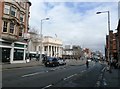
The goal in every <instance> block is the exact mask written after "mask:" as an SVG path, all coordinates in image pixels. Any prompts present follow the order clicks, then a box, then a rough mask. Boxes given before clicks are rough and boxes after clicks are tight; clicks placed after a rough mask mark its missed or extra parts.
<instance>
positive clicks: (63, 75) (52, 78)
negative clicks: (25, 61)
mask: <svg viewBox="0 0 120 89" xmlns="http://www.w3.org/2000/svg"><path fill="white" fill-rule="evenodd" d="M103 68H104V65H102V64H100V63H94V62H91V63H90V65H89V68H86V65H76V66H65V65H64V66H58V67H44V66H35V67H26V68H18V69H9V70H4V71H3V72H2V75H3V76H2V80H3V81H2V83H3V87H41V88H43V89H45V88H47V87H96V86H99V83H98V79H99V77H100V74H101V70H102V69H103Z"/></svg>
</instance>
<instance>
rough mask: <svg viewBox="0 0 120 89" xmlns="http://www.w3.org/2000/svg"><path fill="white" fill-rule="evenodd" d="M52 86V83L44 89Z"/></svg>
mask: <svg viewBox="0 0 120 89" xmlns="http://www.w3.org/2000/svg"><path fill="white" fill-rule="evenodd" d="M51 86H52V84H50V85H48V86H45V87H43V88H42V89H46V88H48V87H51Z"/></svg>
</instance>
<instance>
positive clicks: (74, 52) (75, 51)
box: [62, 45, 83, 60]
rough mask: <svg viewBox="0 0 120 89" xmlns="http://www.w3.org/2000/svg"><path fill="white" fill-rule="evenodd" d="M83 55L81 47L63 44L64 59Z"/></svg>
mask: <svg viewBox="0 0 120 89" xmlns="http://www.w3.org/2000/svg"><path fill="white" fill-rule="evenodd" d="M82 56H83V52H82V48H81V47H80V46H78V45H73V46H72V47H71V46H70V45H65V48H64V50H63V55H62V57H63V58H64V59H76V60H77V59H80V58H81V57H82Z"/></svg>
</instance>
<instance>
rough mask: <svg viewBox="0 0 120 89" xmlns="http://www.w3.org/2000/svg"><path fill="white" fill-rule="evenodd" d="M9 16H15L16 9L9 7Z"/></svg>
mask: <svg viewBox="0 0 120 89" xmlns="http://www.w3.org/2000/svg"><path fill="white" fill-rule="evenodd" d="M10 14H11V15H12V16H15V15H16V9H15V8H14V7H11V11H10Z"/></svg>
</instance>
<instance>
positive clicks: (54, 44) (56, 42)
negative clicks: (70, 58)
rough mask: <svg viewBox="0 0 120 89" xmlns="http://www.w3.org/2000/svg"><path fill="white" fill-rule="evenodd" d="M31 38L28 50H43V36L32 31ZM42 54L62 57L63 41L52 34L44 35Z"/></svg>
mask: <svg viewBox="0 0 120 89" xmlns="http://www.w3.org/2000/svg"><path fill="white" fill-rule="evenodd" d="M30 36H31V39H30V41H29V45H28V46H29V47H28V51H29V52H30V53H36V54H37V53H38V54H40V53H41V52H40V51H41V48H40V47H41V37H40V35H38V34H35V33H31V32H30ZM42 54H46V55H47V56H50V57H62V41H61V40H60V39H58V38H53V37H51V36H44V37H43V39H42Z"/></svg>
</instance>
